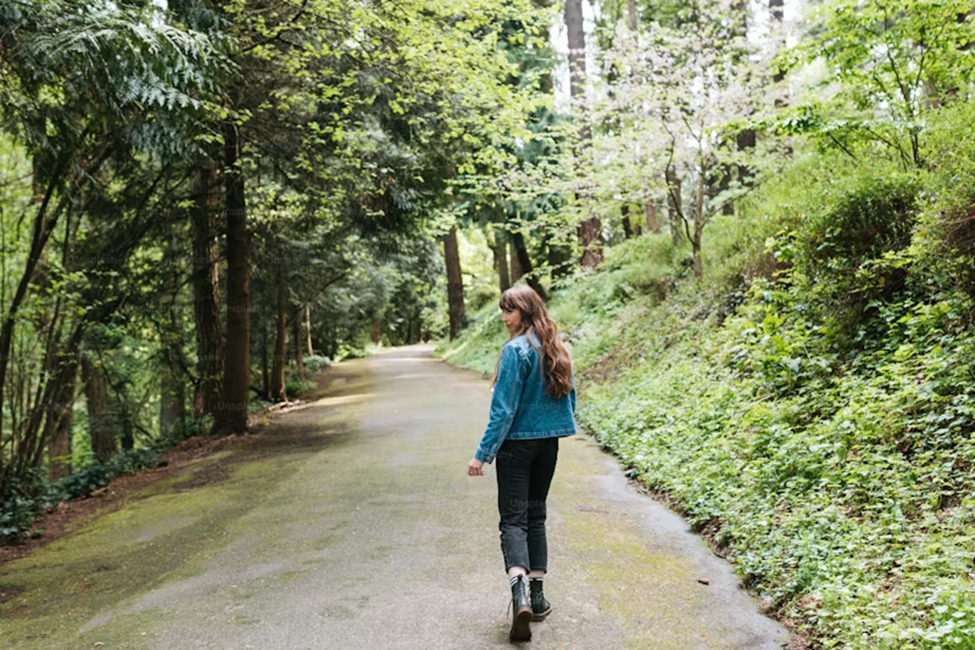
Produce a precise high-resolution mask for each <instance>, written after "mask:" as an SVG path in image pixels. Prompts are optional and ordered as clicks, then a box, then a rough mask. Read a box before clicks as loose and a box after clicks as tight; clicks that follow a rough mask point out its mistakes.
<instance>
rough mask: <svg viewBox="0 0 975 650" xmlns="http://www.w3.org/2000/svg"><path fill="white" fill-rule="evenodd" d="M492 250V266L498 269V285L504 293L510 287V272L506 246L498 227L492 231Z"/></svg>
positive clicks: (502, 233)
mask: <svg viewBox="0 0 975 650" xmlns="http://www.w3.org/2000/svg"><path fill="white" fill-rule="evenodd" d="M493 251H494V268H495V269H497V271H498V286H500V288H501V293H504V292H505V291H507V290H508V289H509V288H510V287H511V274H510V272H509V270H510V268H509V266H508V255H507V251H508V247H507V245H506V244H505V237H504V232H503V231H502V230H501V229H500V228H498V229H495V231H494V246H493Z"/></svg>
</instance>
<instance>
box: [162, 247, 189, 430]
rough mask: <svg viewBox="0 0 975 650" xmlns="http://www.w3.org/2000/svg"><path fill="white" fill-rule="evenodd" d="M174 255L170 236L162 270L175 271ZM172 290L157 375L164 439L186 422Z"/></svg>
mask: <svg viewBox="0 0 975 650" xmlns="http://www.w3.org/2000/svg"><path fill="white" fill-rule="evenodd" d="M178 254H179V245H178V238H177V237H176V235H175V234H173V235H171V237H170V240H169V246H167V247H166V258H165V262H166V263H165V267H166V268H169V269H171V268H175V265H176V257H177V256H178ZM176 286H177V288H176V289H174V293H175V294H176V295H174V296H173V299H172V300H170V301H169V326H168V328H167V329H165V330H164V331H165V333H166V336H165V338H166V340H167V343H166V344H165V347H164V348H163V354H162V357H163V363H162V367H161V368H160V373H159V374H160V377H159V431H160V432H161V433H162V434H163V435H168V434H169V433H170V432H171V431H172V430H173V429H174V428H175V427H176V426H177V425H178V424H179V423H181V422H182V421H183V420H184V419H185V418H186V384H185V382H184V380H183V372H182V367H181V363H180V361H181V357H182V354H183V350H182V346H183V336H182V332H183V308H182V306H181V304H180V302H179V300H177V299H176V297H177V296H178V294H179V288H178V287H179V285H178V284H177V285H176Z"/></svg>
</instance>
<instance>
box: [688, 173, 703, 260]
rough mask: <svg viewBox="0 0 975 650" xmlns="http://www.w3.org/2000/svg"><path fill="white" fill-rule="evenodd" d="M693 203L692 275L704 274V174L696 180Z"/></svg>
mask: <svg viewBox="0 0 975 650" xmlns="http://www.w3.org/2000/svg"><path fill="white" fill-rule="evenodd" d="M694 203H695V205H694V236H693V237H691V247H692V248H693V250H694V277H695V278H700V277H701V276H702V275H704V261H703V260H702V259H701V236H702V235H703V234H704V174H701V176H700V178H699V179H698V182H697V197H696V200H695V202H694Z"/></svg>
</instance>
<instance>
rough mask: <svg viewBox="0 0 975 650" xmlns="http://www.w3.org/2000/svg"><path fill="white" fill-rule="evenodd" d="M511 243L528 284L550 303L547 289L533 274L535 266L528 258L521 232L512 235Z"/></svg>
mask: <svg viewBox="0 0 975 650" xmlns="http://www.w3.org/2000/svg"><path fill="white" fill-rule="evenodd" d="M511 241H512V243H513V244H514V246H515V254H516V256H517V257H518V266H520V267H521V270H522V271H524V273H525V275H524V276H523V277H524V278H525V280H526V281H527V282H528V286H529V287H531V288H532V289H534V290H535V293H537V294H538V295H539V296H540V297H541V298H542V300H544V301H546V302H547V301H548V293H547V292H546V291H545V287H543V286H542V284H541V282H539V281H538V279H537V278H536V277H535V274H534V273H532V270H533V268H534V267H533V266H532V261H531V258H530V257H528V247H527V246H525V237H524V235H522V234H521V233H520V232H514V233H512V234H511Z"/></svg>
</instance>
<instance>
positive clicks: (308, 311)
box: [305, 305, 378, 356]
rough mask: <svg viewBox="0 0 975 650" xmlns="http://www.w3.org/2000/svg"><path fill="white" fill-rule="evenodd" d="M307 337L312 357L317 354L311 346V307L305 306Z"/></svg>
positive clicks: (309, 353)
mask: <svg viewBox="0 0 975 650" xmlns="http://www.w3.org/2000/svg"><path fill="white" fill-rule="evenodd" d="M305 336H307V337H308V355H309V356H311V355H313V354H315V349H314V348H313V347H312V345H311V305H305ZM377 343H378V341H377Z"/></svg>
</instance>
